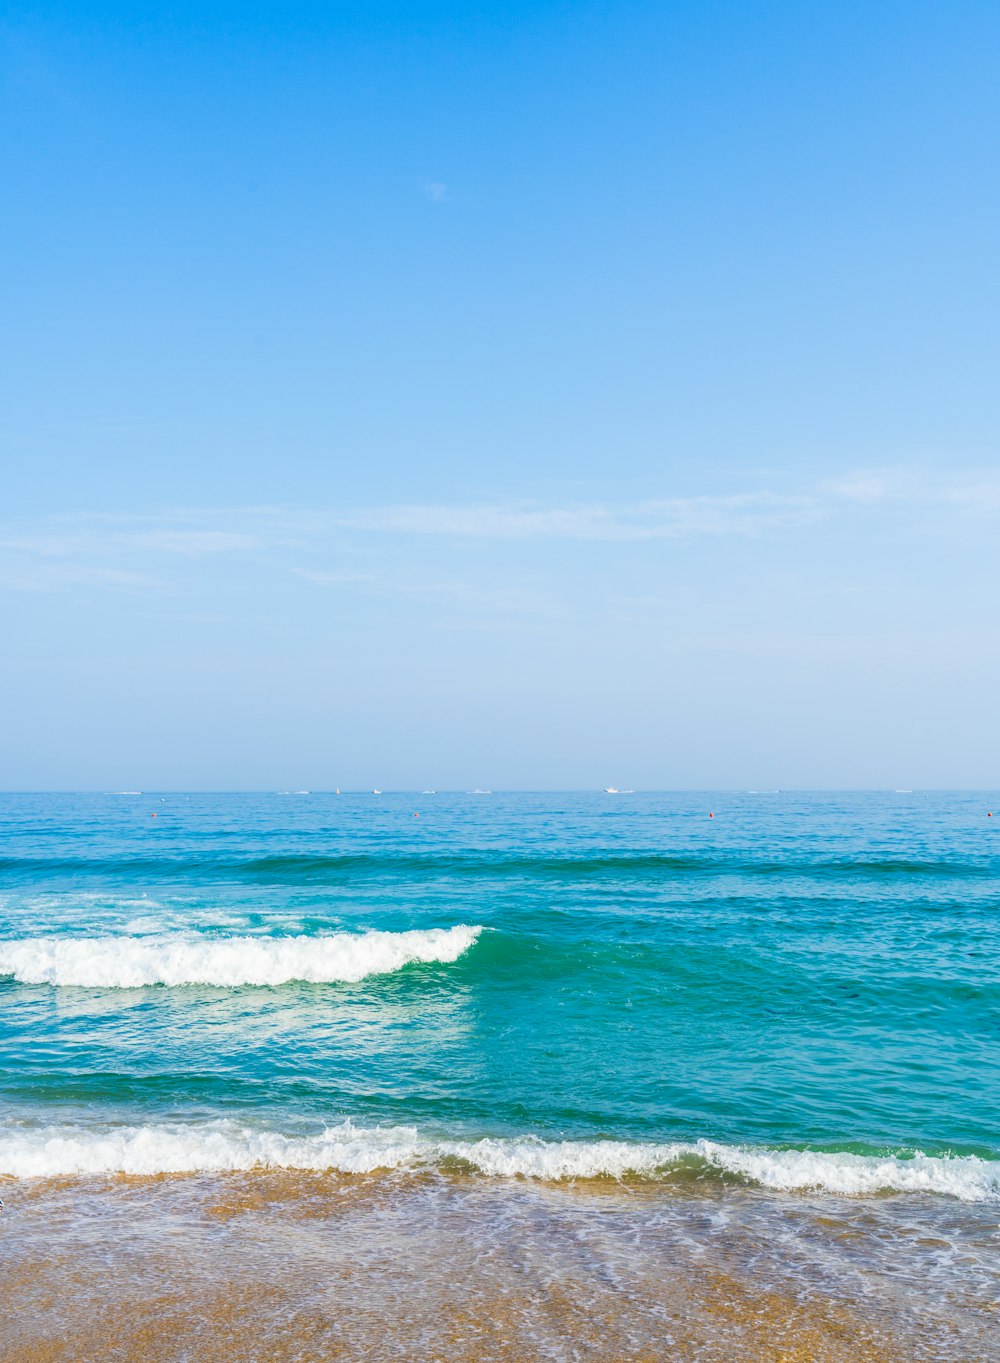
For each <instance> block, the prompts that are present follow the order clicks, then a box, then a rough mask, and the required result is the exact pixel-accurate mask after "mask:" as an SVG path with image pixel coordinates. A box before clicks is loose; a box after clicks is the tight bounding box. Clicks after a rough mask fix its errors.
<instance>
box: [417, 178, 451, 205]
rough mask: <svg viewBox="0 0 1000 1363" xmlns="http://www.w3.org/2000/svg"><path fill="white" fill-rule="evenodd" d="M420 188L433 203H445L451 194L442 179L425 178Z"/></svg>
mask: <svg viewBox="0 0 1000 1363" xmlns="http://www.w3.org/2000/svg"><path fill="white" fill-rule="evenodd" d="M422 188H423V191H424V193H425V194H426V196H427V198H428V199H430V201H431V203H433V204H443V203H447V202H448V200H449V199H450V198H451V195H450V194H449V192H448V186H447V185H446V184H445V183H444V181H443V180H426V181H425V182H424V184H423V186H422Z"/></svg>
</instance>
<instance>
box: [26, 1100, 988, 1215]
mask: <svg viewBox="0 0 1000 1363" xmlns="http://www.w3.org/2000/svg"><path fill="white" fill-rule="evenodd" d="M442 1167H444V1168H447V1167H458V1168H464V1169H466V1170H468V1171H470V1172H473V1173H478V1174H480V1175H487V1176H493V1177H504V1178H516V1177H520V1178H529V1179H545V1180H567V1179H588V1178H601V1177H604V1178H608V1177H610V1178H624V1177H627V1176H635V1177H640V1178H648V1179H661V1180H662V1179H668V1178H670V1177H671V1175H672V1174H676V1173H677V1172H678V1171H679V1170H681V1169H687V1170H688V1171H690V1170H692V1169H695V1170H701V1171H702V1172H705V1173H708V1174H711V1173H715V1174H729V1175H735V1176H738V1177H740V1178H741V1179H744V1180H746V1181H747V1182H752V1183H756V1184H757V1185H759V1186H762V1187H765V1188H772V1189H776V1190H779V1191H783V1192H791V1191H811V1190H815V1191H820V1192H825V1193H833V1194H838V1195H842V1196H870V1195H872V1194H875V1193H886V1192H895V1193H925V1194H938V1195H946V1196H949V1197H954V1198H958V1199H960V1200H961V1201H964V1202H1000V1160H985V1159H981V1158H979V1157H978V1156H976V1155H962V1156H943V1155H921V1154H915V1155H910V1156H899V1155H886V1156H877V1155H857V1154H851V1153H847V1152H845V1153H836V1152H821V1151H808V1150H768V1149H764V1148H761V1147H752V1146H729V1145H722V1144H719V1143H717V1142H714V1141H705V1140H702V1141H695V1142H675V1143H669V1144H653V1143H638V1142H625V1141H544V1140H540V1139H538V1138H536V1137H533V1136H524V1137H520V1138H507V1139H484V1140H478V1141H470V1140H441V1139H433V1138H430V1137H428V1136H423V1135H421V1134H420V1133H419V1132H418V1131H417V1130H416V1129H415V1128H414V1127H409V1126H394V1127H360V1126H355V1125H354V1124H353V1123H352V1122H344V1123H342V1124H340V1125H338V1126H331V1127H327V1128H326V1129H325V1130H323V1131H321V1132H317V1133H315V1134H312V1135H307V1136H294V1135H286V1134H283V1133H281V1132H278V1131H269V1130H266V1129H258V1128H253V1127H250V1126H246V1125H240V1124H238V1123H235V1122H232V1121H229V1120H219V1121H214V1122H204V1123H200V1124H197V1125H195V1124H182V1123H152V1124H149V1125H144V1126H117V1127H103V1128H97V1127H91V1128H88V1127H71V1126H62V1127H51V1126H50V1127H42V1126H34V1125H28V1124H23V1123H22V1124H14V1123H8V1124H7V1125H6V1126H5V1127H0V1175H6V1176H12V1177H15V1178H45V1177H55V1176H60V1175H61V1176H66V1175H76V1176H88V1175H105V1174H133V1175H152V1174H165V1173H213V1172H215V1173H221V1172H226V1171H232V1170H251V1169H301V1170H317V1171H333V1172H339V1173H345V1174H362V1173H371V1172H374V1171H375V1170H380V1169H428V1168H442Z"/></svg>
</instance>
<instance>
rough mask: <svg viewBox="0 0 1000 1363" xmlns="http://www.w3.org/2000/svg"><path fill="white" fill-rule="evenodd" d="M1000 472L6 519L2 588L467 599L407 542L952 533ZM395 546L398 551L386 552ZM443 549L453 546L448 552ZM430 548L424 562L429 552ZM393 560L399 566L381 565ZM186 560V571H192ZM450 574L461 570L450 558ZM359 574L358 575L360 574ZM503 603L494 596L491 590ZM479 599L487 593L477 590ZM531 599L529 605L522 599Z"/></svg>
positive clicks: (988, 513) (981, 515) (0, 540)
mask: <svg viewBox="0 0 1000 1363" xmlns="http://www.w3.org/2000/svg"><path fill="white" fill-rule="evenodd" d="M998 512H1000V475H996V474H994V473H992V472H991V471H986V472H983V471H971V472H966V473H961V474H960V473H950V474H948V473H942V472H932V473H928V472H921V471H914V470H907V469H886V470H878V469H875V470H856V471H852V472H849V473H845V474H844V475H842V476H841V477H839V478H838V479H830V480H827V481H825V482H821V483H816V484H813V485H810V486H801V487H797V488H791V489H789V488H785V489H780V488H771V489H765V490H755V491H745V490H736V491H733V492H731V493H726V494H722V495H707V494H705V495H694V496H674V497H659V498H651V499H647V500H643V501H632V502H614V501H579V502H571V503H564V504H548V505H546V504H543V503H539V502H533V501H496V500H494V501H483V502H470V503H453V504H449V503H443V502H442V503H408V504H398V505H380V506H368V507H354V508H347V507H343V508H336V507H327V508H320V509H314V510H304V509H301V508H295V507H280V506H257V507H253V506H251V507H230V508H214V509H213V508H195V509H190V508H188V509H184V508H181V509H176V510H165V511H162V512H158V513H156V514H147V515H142V516H127V515H112V514H77V515H69V514H65V515H53V516H50V517H47V518H44V519H43V520H39V521H36V522H33V523H27V524H20V525H13V526H9V527H7V528H6V529H4V527H2V526H0V584H2V585H6V586H7V587H15V588H21V589H28V588H33V589H50V590H55V589H59V588H67V587H69V586H72V585H74V584H76V585H81V586H90V587H104V588H106V589H110V590H114V589H119V590H150V589H154V588H156V589H161V590H162V589H163V584H169V583H172V582H183V581H184V580H190V581H192V582H193V581H195V580H196V579H197V578H198V577H199V575H200V573H201V569H200V568H197V571H195V569H196V567H197V565H199V564H201V563H203V562H204V561H205V560H213V561H217V562H219V561H222V562H224V561H230V560H234V559H238V558H242V559H243V560H244V561H245V562H247V563H248V564H249V563H254V562H256V563H259V564H262V565H263V564H266V565H267V567H268V570H269V571H274V572H279V573H287V574H297V575H298V576H299V577H301V578H310V577H311V580H313V581H316V582H319V581H323V582H324V583H326V584H327V585H331V586H333V585H339V586H341V587H344V588H350V587H351V586H354V587H355V588H357V589H358V590H363V591H367V592H389V591H391V592H393V593H394V594H400V592H403V593H409V594H410V595H412V596H418V595H419V596H420V597H421V598H422V599H444V598H446V597H447V598H448V599H450V600H452V601H455V602H456V603H457V602H460V601H461V599H462V593H463V590H464V587H463V583H464V581H465V574H464V572H462V571H449V572H448V575H447V577H442V578H440V579H434V580H431V579H429V578H426V577H425V578H423V579H421V578H420V577H419V575H418V576H417V577H415V578H412V580H410V579H408V578H407V574H406V572H405V571H403V572H401V571H400V567H399V565H400V564H401V563H402V562H404V560H407V558H408V559H409V561H410V562H411V563H421V562H426V556H425V555H424V551H423V550H418V549H417V548H416V547H415V545H411V546H409V547H407V541H408V540H409V541H418V540H428V539H436V540H438V541H440V542H441V546H442V551H444V550H445V549H446V547H447V546H449V545H450V546H454V552H459V551H460V549H461V546H462V545H463V544H466V543H475V542H490V541H496V542H502V541H520V542H529V541H530V542H538V543H545V542H551V543H553V544H556V543H560V542H562V543H566V544H569V543H572V542H578V543H580V544H584V543H595V544H599V543H626V542H635V543H642V542H649V543H651V544H652V543H655V542H657V541H669V540H673V541H681V542H683V541H685V540H692V541H693V540H695V539H698V538H702V539H705V538H710V539H714V540H725V539H730V540H734V541H737V540H739V541H744V542H747V541H753V540H755V539H764V538H771V539H775V538H780V537H787V536H794V535H796V534H801V533H803V532H809V533H812V532H813V531H814V530H815V531H817V532H819V531H821V530H822V531H824V532H826V531H830V532H835V531H836V530H837V528H838V527H849V526H852V525H857V526H860V527H863V528H864V529H865V532H866V533H873V529H872V528H873V526H877V527H880V528H881V529H883V530H887V529H890V528H892V527H893V526H896V527H902V528H904V529H905V530H906V532H907V533H908V534H909V533H912V532H914V531H916V532H920V533H926V534H928V535H933V534H944V533H948V532H949V527H957V526H959V525H960V526H962V527H963V533H964V529H965V528H972V527H975V526H977V525H978V526H979V527H980V528H981V527H982V526H983V525H986V526H988V527H992V526H993V525H994V523H995V520H996V516H997V513H998ZM391 545H395V546H396V548H391ZM448 552H452V550H449V551H448ZM421 556H423V558H422V557H421ZM390 564H391V571H389V572H388V573H387V567H388V566H390ZM184 565H189V569H187V570H186V569H185V566H184ZM453 566H454V568H455V569H458V568H459V564H458V562H457V561H456V562H455V563H454V565H453ZM359 568H360V571H359ZM492 595H493V596H494V597H495V599H497V600H499V597H497V596H496V593H492ZM477 599H479V597H478V594H477ZM523 604H524V602H523V600H522V602H521V605H522V606H523Z"/></svg>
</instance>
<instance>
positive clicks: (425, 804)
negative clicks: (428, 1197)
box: [0, 792, 1000, 1201]
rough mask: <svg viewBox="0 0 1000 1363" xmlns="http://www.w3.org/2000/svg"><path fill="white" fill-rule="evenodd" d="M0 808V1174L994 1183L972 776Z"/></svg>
mask: <svg viewBox="0 0 1000 1363" xmlns="http://www.w3.org/2000/svg"><path fill="white" fill-rule="evenodd" d="M990 809H993V810H994V817H993V818H988V817H987V811H988V810H990ZM710 813H711V814H714V817H711V818H710V817H709V815H710ZM153 815H155V816H156V817H155V818H154V817H153ZM0 838H2V841H0V1103H2V1114H0V1173H6V1174H15V1175H25V1174H33V1173H53V1172H67V1173H73V1172H88V1171H91V1172H92V1171H98V1172H100V1171H114V1170H115V1169H119V1168H121V1169H125V1170H135V1171H139V1172H143V1171H153V1170H155V1169H159V1168H165V1169H170V1168H177V1169H189V1168H190V1169H197V1168H223V1167H244V1166H247V1165H252V1164H254V1163H271V1164H289V1165H293V1166H304V1167H326V1166H329V1167H336V1168H344V1169H349V1170H350V1169H362V1168H372V1167H381V1166H382V1165H385V1164H389V1165H398V1164H403V1165H406V1164H421V1163H428V1162H429V1163H436V1164H441V1163H445V1164H448V1163H455V1164H458V1165H459V1166H461V1167H470V1168H472V1169H474V1170H478V1171H480V1172H485V1173H487V1174H490V1173H523V1174H536V1173H541V1174H551V1175H555V1176H560V1175H565V1174H574V1173H576V1174H589V1173H602V1172H606V1173H612V1174H614V1173H623V1172H626V1171H629V1170H634V1171H636V1172H638V1173H645V1174H649V1175H651V1176H656V1177H678V1176H681V1175H682V1174H683V1173H684V1172H685V1171H686V1172H688V1173H690V1172H692V1171H694V1172H696V1173H697V1172H700V1173H702V1174H704V1173H705V1172H706V1171H707V1172H709V1173H715V1174H718V1175H719V1176H720V1177H727V1178H729V1177H731V1178H734V1179H741V1180H749V1181H751V1182H759V1183H763V1184H766V1185H768V1186H771V1187H773V1188H779V1189H780V1188H789V1189H792V1188H797V1187H806V1186H817V1187H822V1188H826V1189H827V1190H829V1191H832V1192H833V1193H840V1192H846V1193H851V1192H872V1191H876V1190H878V1189H880V1188H888V1189H893V1188H895V1189H898V1190H900V1191H906V1190H907V1189H910V1188H913V1189H917V1190H923V1191H929V1192H931V1193H934V1194H940V1195H941V1196H947V1197H958V1198H961V1199H965V1200H966V1201H989V1200H992V1199H995V1198H996V1199H1000V974H998V959H1000V796H997V795H983V794H982V793H943V794H942V793H935V794H921V793H914V794H910V793H898V794H897V793H888V794H801V793H797V794H785V793H766V792H765V793H742V794H733V793H726V794H712V795H704V794H699V795H692V794H619V795H606V794H494V795H472V794H423V795H420V794H417V795H414V794H388V793H387V794H384V795H381V796H374V795H371V794H364V795H362V794H345V795H341V796H336V795H332V794H308V795H305V794H302V795H298V794H292V795H285V794H281V795H279V794H267V795H202V794H198V795H189V796H188V795H178V794H167V795H160V794H155V795H152V794H149V793H144V794H142V795H135V794H120V795H119V794H108V795H30V796H28V795H7V796H2V797H0ZM477 930H478V931H477ZM359 975H360V976H361V977H360V978H358V976H359ZM259 980H264V981H266V982H264V983H258V982H256V981H259Z"/></svg>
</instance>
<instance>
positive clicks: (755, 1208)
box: [0, 1173, 1000, 1363]
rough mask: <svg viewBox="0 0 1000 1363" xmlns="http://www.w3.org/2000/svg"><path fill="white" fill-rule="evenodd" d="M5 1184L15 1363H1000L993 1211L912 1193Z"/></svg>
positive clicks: (241, 1180)
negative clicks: (961, 1212) (830, 1195)
mask: <svg viewBox="0 0 1000 1363" xmlns="http://www.w3.org/2000/svg"><path fill="white" fill-rule="evenodd" d="M0 1194H2V1195H3V1197H4V1199H5V1201H6V1204H7V1206H6V1210H5V1211H4V1212H3V1213H2V1216H0V1290H2V1293H3V1300H4V1302H5V1303H6V1306H5V1310H4V1313H3V1317H2V1320H0V1357H2V1358H3V1359H4V1361H5V1363H64V1361H65V1363H69V1361H70V1360H72V1361H73V1363H83V1361H84V1360H88V1361H89V1360H109V1363H111V1361H114V1363H119V1361H120V1363H132V1361H133V1360H134V1361H135V1363H139V1360H143V1363H161V1361H163V1363H165V1361H166V1360H171V1363H181V1361H182V1360H185V1361H186V1360H190V1361H191V1363H236V1360H261V1363H263V1360H268V1363H292V1360H294V1361H295V1363H313V1361H315V1363H319V1360H326V1359H330V1360H352V1361H353V1360H362V1359H364V1360H390V1359H392V1360H414V1363H417V1360H419V1361H420V1363H424V1361H425V1360H441V1361H442V1363H445V1361H447V1363H467V1361H468V1363H472V1361H473V1360H476V1363H493V1361H494V1360H495V1361H496V1363H521V1361H522V1360H524V1361H526V1360H536V1359H539V1360H541V1359H552V1360H560V1361H561V1360H567V1361H568V1360H594V1363H612V1360H619V1361H621V1363H624V1361H625V1360H629V1361H630V1363H632V1361H633V1360H634V1363H639V1360H642V1361H643V1363H659V1360H677V1363H687V1361H688V1360H692V1363H693V1361H694V1360H697V1361H698V1363H744V1361H745V1363H765V1361H766V1363H807V1361H808V1363H917V1361H918V1360H920V1361H923V1360H928V1363H930V1361H931V1360H933V1361H934V1363H960V1361H966V1360H967V1361H968V1363H987V1360H988V1359H990V1358H991V1357H998V1356H1000V1312H998V1310H997V1307H996V1303H997V1292H996V1287H997V1281H996V1279H995V1278H994V1277H992V1276H991V1274H990V1270H989V1257H988V1256H989V1250H990V1247H991V1243H995V1242H993V1241H992V1236H993V1235H994V1233H995V1216H994V1218H993V1220H992V1221H991V1219H990V1217H989V1216H987V1215H986V1214H985V1213H984V1214H982V1215H980V1216H979V1217H978V1219H975V1220H974V1221H973V1223H971V1224H970V1223H968V1222H967V1221H965V1220H963V1221H962V1223H961V1224H962V1226H963V1227H964V1229H963V1230H962V1235H963V1236H964V1237H965V1241H964V1242H963V1243H962V1244H957V1243H956V1242H955V1237H954V1235H953V1234H949V1232H948V1227H947V1225H945V1224H941V1225H938V1224H937V1223H936V1222H935V1220H934V1218H935V1217H937V1216H938V1209H937V1208H929V1207H928V1208H924V1207H922V1206H921V1204H920V1203H919V1201H918V1200H916V1199H910V1200H909V1202H907V1201H906V1200H905V1199H895V1200H890V1199H886V1200H883V1201H882V1202H881V1203H880V1202H878V1201H877V1200H874V1201H871V1200H870V1201H868V1202H863V1201H860V1200H859V1201H858V1202H850V1201H847V1200H844V1199H841V1200H839V1201H836V1200H833V1199H826V1200H810V1199H804V1198H803V1199H798V1198H785V1199H784V1200H783V1201H782V1200H779V1199H776V1198H774V1197H772V1196H763V1195H759V1194H757V1193H756V1192H754V1191H753V1190H747V1189H734V1188H718V1187H716V1188H706V1189H704V1190H701V1189H692V1190H684V1191H683V1192H680V1193H678V1192H676V1191H665V1190H663V1189H662V1188H650V1187H648V1186H642V1185H639V1186H633V1187H625V1186H622V1185H619V1184H590V1185H582V1184H576V1185H571V1186H567V1185H551V1184H531V1183H527V1182H513V1181H511V1182H508V1181H503V1180H485V1179H476V1178H470V1177H467V1176H466V1177H462V1176H448V1175H440V1174H433V1175H431V1174H428V1175H413V1174H410V1175H405V1176H401V1175H372V1176H365V1177H345V1176H332V1175H317V1174H305V1175H304V1174H298V1173H296V1174H292V1173H254V1174H232V1175H223V1176H213V1177H204V1178H203V1177H191V1176H184V1177H160V1178H154V1179H105V1180H97V1181H87V1182H81V1181H73V1180H60V1181H45V1182H37V1183H36V1182H22V1183H14V1182H9V1183H7V1184H6V1185H5V1186H4V1187H2V1188H0ZM925 1213H926V1215H925ZM928 1218H929V1219H928ZM952 1229H954V1228H952ZM932 1232H933V1233H932Z"/></svg>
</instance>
